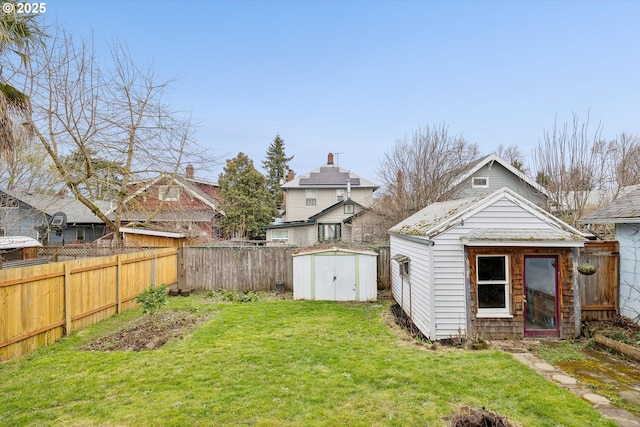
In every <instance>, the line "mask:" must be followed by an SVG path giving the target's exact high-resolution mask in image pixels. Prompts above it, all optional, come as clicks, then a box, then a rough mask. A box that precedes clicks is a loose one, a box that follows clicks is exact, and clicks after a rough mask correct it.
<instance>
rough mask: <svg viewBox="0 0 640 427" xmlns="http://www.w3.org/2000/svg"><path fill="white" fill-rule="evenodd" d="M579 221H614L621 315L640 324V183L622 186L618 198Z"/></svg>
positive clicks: (590, 222)
mask: <svg viewBox="0 0 640 427" xmlns="http://www.w3.org/2000/svg"><path fill="white" fill-rule="evenodd" d="M580 222H581V223H584V224H615V238H616V240H617V241H618V243H619V245H620V267H619V272H620V273H619V274H620V275H619V277H620V284H619V288H618V289H619V291H618V298H619V307H620V314H621V315H623V316H626V317H628V318H630V319H633V320H634V321H635V322H636V323H638V324H640V185H634V186H631V187H627V188H625V189H624V191H622V192H621V194H620V195H619V196H618V198H617V199H615V200H614V201H612V202H611V203H609V204H608V205H606V206H603V207H601V208H599V209H596V210H595V211H593V212H591V213H590V214H588V215H586V216H585V217H584V218H582V219H581V220H580Z"/></svg>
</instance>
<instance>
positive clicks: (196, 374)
mask: <svg viewBox="0 0 640 427" xmlns="http://www.w3.org/2000/svg"><path fill="white" fill-rule="evenodd" d="M168 309H175V310H188V311H190V312H192V313H198V314H201V315H205V316H211V318H210V320H209V321H208V322H206V323H204V324H203V325H202V326H200V327H199V328H198V329H197V330H196V331H194V332H193V333H191V335H189V336H188V337H186V338H184V339H182V340H178V341H174V342H171V343H169V344H167V345H165V346H164V347H162V348H161V349H159V350H153V351H143V352H137V353H136V352H108V353H107V352H86V351H82V350H80V347H82V346H83V345H85V344H86V343H88V342H90V341H91V340H93V339H95V338H97V337H100V336H103V335H105V334H107V333H108V332H111V331H113V330H114V329H116V328H120V327H123V326H124V325H125V324H126V323H127V322H129V321H130V320H131V319H133V318H135V317H138V316H140V315H141V312H140V310H133V311H131V312H128V313H125V314H124V315H121V316H118V317H117V318H112V319H109V320H107V321H104V322H102V323H100V324H98V325H95V326H93V327H91V328H88V329H86V330H83V331H80V332H79V333H77V334H75V335H73V336H72V337H70V338H67V339H64V340H62V341H61V342H59V343H58V344H56V345H53V346H51V347H48V348H45V349H41V350H39V351H36V352H34V353H32V354H30V355H27V356H24V357H22V358H19V359H16V360H13V361H11V362H8V363H4V364H0V395H1V396H2V397H3V398H2V399H1V400H0V425H2V426H14V425H21V426H49V425H65V426H148V425H161V426H185V425H188V426H211V425H215V426H237V425H253V426H302V425H304V426H342V425H349V426H425V425H426V426H444V425H446V424H447V423H446V421H445V419H444V418H445V417H447V416H450V415H452V414H454V413H456V412H457V410H458V408H459V407H461V406H463V405H469V406H472V407H483V406H484V407H486V408H487V409H490V410H492V411H495V412H498V413H500V414H502V415H506V416H507V417H509V419H510V420H512V421H515V422H517V423H520V424H521V425H525V426H528V427H536V426H567V427H569V426H585V425H590V426H595V425H598V426H607V425H611V426H613V425H614V424H611V423H609V422H608V421H606V420H604V419H603V418H602V417H601V416H600V415H599V414H598V413H597V412H596V411H595V410H594V409H593V408H592V407H591V406H590V405H588V404H587V403H585V402H583V401H581V400H580V399H578V398H577V397H575V396H574V395H573V394H571V393H570V392H568V391H566V390H563V389H560V388H559V387H557V386H556V385H554V384H553V383H551V382H550V381H547V380H545V379H544V378H542V377H541V376H539V375H537V374H536V373H534V372H533V371H532V370H531V369H529V368H527V367H525V366H524V365H522V364H520V363H519V362H517V361H516V360H515V359H514V358H513V357H511V356H510V355H508V354H504V353H501V352H499V351H496V350H487V351H478V352H469V351H462V350H439V351H437V352H435V351H431V350H425V349H424V348H421V347H419V346H415V345H407V342H406V341H403V340H401V339H400V338H399V337H398V336H397V335H396V334H395V333H394V332H393V331H392V330H391V329H390V328H389V326H388V325H387V324H386V323H385V321H384V320H383V316H382V314H383V312H385V311H388V309H389V307H388V304H387V303H381V304H340V303H331V302H300V301H265V302H251V303H244V304H240V303H215V304H214V303H211V302H210V300H209V301H208V300H207V299H206V298H204V296H201V295H195V296H191V297H188V298H181V297H176V298H172V299H171V300H170V303H169V306H168Z"/></svg>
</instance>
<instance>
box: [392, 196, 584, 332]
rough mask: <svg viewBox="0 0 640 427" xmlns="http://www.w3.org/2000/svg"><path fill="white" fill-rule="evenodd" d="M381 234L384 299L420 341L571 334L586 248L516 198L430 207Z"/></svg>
mask: <svg viewBox="0 0 640 427" xmlns="http://www.w3.org/2000/svg"><path fill="white" fill-rule="evenodd" d="M389 234H390V246H391V248H390V256H391V281H392V291H393V298H394V299H395V300H396V302H397V303H398V304H399V305H400V306H401V307H402V308H403V310H404V311H405V312H406V314H407V315H408V316H409V318H410V319H411V322H413V324H414V325H415V326H416V327H417V328H418V329H419V330H420V331H421V332H422V333H423V334H424V335H425V336H426V337H429V338H430V339H432V340H441V339H447V338H451V337H453V336H458V335H459V334H463V335H467V336H472V335H476V334H477V335H479V336H482V337H484V338H487V339H503V338H514V337H531V336H549V337H560V338H570V337H574V336H577V335H579V332H580V307H579V305H580V301H579V298H577V296H576V292H577V291H576V289H577V286H576V280H577V278H576V273H575V267H574V258H575V257H577V253H578V248H580V247H582V246H584V242H585V240H586V239H585V238H584V236H583V235H582V234H581V233H580V231H579V230H577V229H575V228H573V227H571V226H570V225H568V224H566V223H564V222H562V221H560V220H558V219H557V218H555V217H554V216H552V215H551V214H549V213H548V212H546V211H545V210H543V209H542V208H540V207H538V206H537V205H535V204H534V203H532V202H531V201H529V200H527V199H526V198H524V197H523V196H521V195H519V194H517V193H516V192H515V191H513V190H510V189H508V188H502V189H500V190H497V191H495V192H493V193H489V194H486V195H483V196H476V197H470V198H462V199H456V200H449V201H444V202H438V203H434V204H431V205H429V206H427V207H426V208H424V209H422V210H421V211H419V212H417V213H415V214H414V215H412V216H410V217H409V218H407V219H406V220H404V221H402V222H400V223H399V224H397V225H395V226H394V227H392V228H391V229H390V230H389Z"/></svg>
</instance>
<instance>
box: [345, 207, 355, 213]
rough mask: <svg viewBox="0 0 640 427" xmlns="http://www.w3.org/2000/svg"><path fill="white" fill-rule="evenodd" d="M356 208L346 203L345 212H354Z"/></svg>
mask: <svg viewBox="0 0 640 427" xmlns="http://www.w3.org/2000/svg"><path fill="white" fill-rule="evenodd" d="M354 208H355V207H354V206H353V205H344V213H346V214H352V213H353V212H354V211H355V210H354Z"/></svg>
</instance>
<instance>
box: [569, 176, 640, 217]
mask: <svg viewBox="0 0 640 427" xmlns="http://www.w3.org/2000/svg"><path fill="white" fill-rule="evenodd" d="M580 222H581V223H583V224H619V223H629V224H630V223H640V184H639V185H632V186H629V187H625V188H624V189H623V191H622V192H621V194H620V195H619V196H618V197H617V198H616V199H615V200H614V201H612V202H611V203H609V204H607V205H605V206H602V207H601V208H598V209H596V210H594V211H593V212H591V213H589V214H588V215H586V216H585V217H584V218H582V219H581V220H580Z"/></svg>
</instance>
